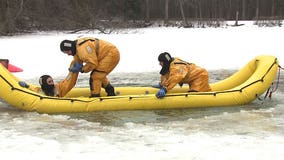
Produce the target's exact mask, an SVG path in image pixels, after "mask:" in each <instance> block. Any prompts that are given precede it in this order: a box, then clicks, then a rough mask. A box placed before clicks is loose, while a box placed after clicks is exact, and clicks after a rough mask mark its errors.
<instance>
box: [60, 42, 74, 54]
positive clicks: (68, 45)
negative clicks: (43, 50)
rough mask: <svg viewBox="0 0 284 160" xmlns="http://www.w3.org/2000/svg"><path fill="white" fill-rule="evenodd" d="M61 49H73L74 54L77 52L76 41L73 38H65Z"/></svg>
mask: <svg viewBox="0 0 284 160" xmlns="http://www.w3.org/2000/svg"><path fill="white" fill-rule="evenodd" d="M60 50H61V51H62V52H63V51H69V50H71V51H72V55H73V56H74V55H75V54H76V41H71V40H63V41H62V42H61V43H60Z"/></svg>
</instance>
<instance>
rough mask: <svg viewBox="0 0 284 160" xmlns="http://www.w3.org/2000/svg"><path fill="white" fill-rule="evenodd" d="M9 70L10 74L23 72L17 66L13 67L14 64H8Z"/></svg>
mask: <svg viewBox="0 0 284 160" xmlns="http://www.w3.org/2000/svg"><path fill="white" fill-rule="evenodd" d="M8 70H9V71H10V72H23V69H22V68H19V67H17V66H14V65H12V64H8Z"/></svg>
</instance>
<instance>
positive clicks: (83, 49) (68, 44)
mask: <svg viewBox="0 0 284 160" xmlns="http://www.w3.org/2000/svg"><path fill="white" fill-rule="evenodd" d="M60 49H61V51H62V52H64V53H65V54H67V55H70V56H73V61H72V62H71V64H70V68H69V70H70V72H72V73H78V72H81V73H88V72H91V74H90V80H89V82H90V90H91V94H90V97H100V91H101V87H102V88H104V89H105V91H106V93H107V96H115V92H114V87H113V86H112V85H111V84H110V81H109V80H108V78H107V75H108V74H109V73H110V72H111V71H112V70H113V69H114V68H115V67H116V66H117V64H118V62H119V60H120V53H119V50H118V49H117V47H116V46H114V45H113V44H111V43H109V42H107V41H104V40H101V39H97V38H90V37H87V38H79V39H77V40H74V41H73V40H63V41H62V42H61V43H60ZM83 64H84V65H83ZM76 80H77V79H76ZM72 84H73V83H72ZM74 85H75V83H74Z"/></svg>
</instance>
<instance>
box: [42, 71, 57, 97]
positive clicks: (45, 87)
mask: <svg viewBox="0 0 284 160" xmlns="http://www.w3.org/2000/svg"><path fill="white" fill-rule="evenodd" d="M39 84H40V86H41V89H42V91H43V92H44V93H45V95H47V96H54V88H55V86H54V82H53V78H52V77H51V76H50V75H42V76H41V77H40V78H39Z"/></svg>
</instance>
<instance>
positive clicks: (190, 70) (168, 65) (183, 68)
mask: <svg viewBox="0 0 284 160" xmlns="http://www.w3.org/2000/svg"><path fill="white" fill-rule="evenodd" d="M158 61H159V63H160V65H161V66H162V69H161V71H160V74H161V82H160V83H159V85H157V86H154V87H156V88H160V90H159V91H158V92H157V94H156V96H157V97H158V98H163V97H164V96H165V95H166V93H167V91H169V90H171V89H172V88H174V87H175V86H176V85H177V84H179V85H183V84H184V83H185V84H189V92H207V91H211V88H210V85H209V80H208V72H207V70H205V69H204V68H201V67H199V66H197V65H195V64H193V63H188V62H185V61H183V60H181V59H179V58H174V57H171V55H170V54H169V53H167V52H164V53H161V54H160V55H159V57H158Z"/></svg>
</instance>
